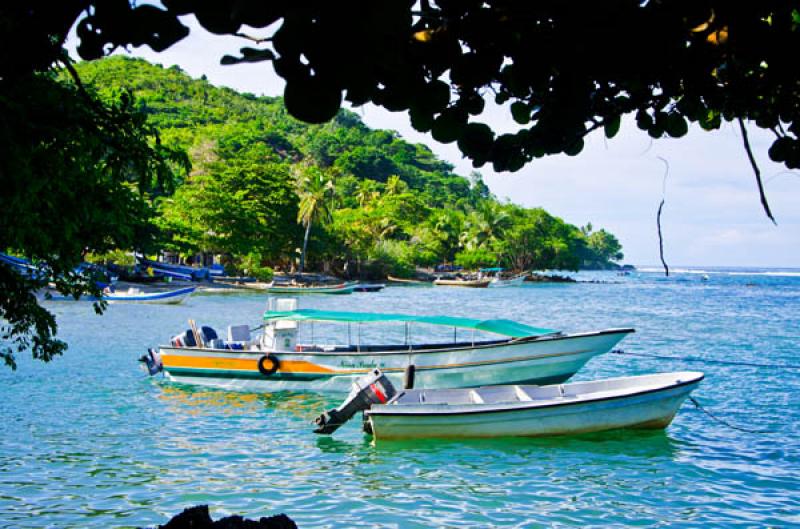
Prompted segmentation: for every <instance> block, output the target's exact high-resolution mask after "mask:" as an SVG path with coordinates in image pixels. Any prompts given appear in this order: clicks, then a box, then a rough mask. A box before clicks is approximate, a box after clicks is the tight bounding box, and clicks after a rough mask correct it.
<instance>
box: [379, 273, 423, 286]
mask: <svg viewBox="0 0 800 529" xmlns="http://www.w3.org/2000/svg"><path fill="white" fill-rule="evenodd" d="M386 280H387V281H389V282H390V283H398V284H401V285H411V286H422V287H426V286H430V285H431V284H432V282H431V281H423V280H421V279H405V278H402V277H394V276H389V275H387V276H386Z"/></svg>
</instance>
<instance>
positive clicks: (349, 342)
mask: <svg viewBox="0 0 800 529" xmlns="http://www.w3.org/2000/svg"><path fill="white" fill-rule="evenodd" d="M347 345H348V346H350V345H353V339H352V338H351V337H350V322H349V321H348V322H347Z"/></svg>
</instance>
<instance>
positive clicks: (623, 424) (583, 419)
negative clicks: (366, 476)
mask: <svg viewBox="0 0 800 529" xmlns="http://www.w3.org/2000/svg"><path fill="white" fill-rule="evenodd" d="M693 375H694V377H693V378H692V379H690V380H688V381H685V382H681V383H676V384H672V385H669V386H666V387H663V388H650V389H646V390H642V391H640V392H634V393H632V394H626V395H620V396H603V397H598V398H596V399H591V400H587V401H585V402H564V403H562V404H558V403H551V404H546V405H541V404H531V403H519V404H516V405H508V406H506V407H505V408H504V409H503V408H501V409H497V410H490V411H482V410H481V406H447V405H445V406H436V405H420V406H392V405H376V406H373V407H372V409H371V410H369V411H367V412H366V418H367V419H368V421H369V424H370V427H371V429H372V430H371V431H372V434H373V436H374V437H375V439H381V440H389V439H422V438H442V439H445V438H449V439H452V438H487V437H543V436H555V435H572V434H581V433H590V432H601V431H608V430H618V429H663V428H666V427H667V426H668V425H669V424H670V422H672V419H673V417H674V416H675V414H676V413H677V411H678V409H679V408H680V406H681V404H682V403H683V402H684V400H685V399H686V398H687V397H688V396H689V393H691V391H692V390H694V389H695V388H696V387H697V385H698V384H699V383H700V381H701V380H702V378H703V376H702V374H701V373H695V374H693ZM632 378H636V377H632ZM437 407H440V408H449V410H447V409H445V410H444V411H443V412H441V413H436V412H431V411H432V410H431V408H437ZM392 408H407V409H406V410H403V411H404V413H393V410H392ZM414 408H418V412H416V413H415V411H414ZM425 408H428V410H426V409H425Z"/></svg>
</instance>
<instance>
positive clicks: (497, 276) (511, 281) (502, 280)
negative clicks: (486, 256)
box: [478, 267, 527, 288]
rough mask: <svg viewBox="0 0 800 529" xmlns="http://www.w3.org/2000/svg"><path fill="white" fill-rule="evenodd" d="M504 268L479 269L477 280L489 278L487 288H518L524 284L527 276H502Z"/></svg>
mask: <svg viewBox="0 0 800 529" xmlns="http://www.w3.org/2000/svg"><path fill="white" fill-rule="evenodd" d="M504 271H505V269H504V268H500V267H493V268H481V269H480V270H478V277H479V278H489V279H490V280H491V281H490V282H489V287H491V288H502V287H518V286H520V285H522V284H523V283H524V282H525V278H526V276H527V274H517V275H514V276H508V275H504V274H503V272H504Z"/></svg>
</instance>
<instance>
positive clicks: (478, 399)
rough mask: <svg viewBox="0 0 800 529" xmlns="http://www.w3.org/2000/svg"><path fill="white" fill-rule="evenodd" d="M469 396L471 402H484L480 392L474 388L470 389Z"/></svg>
mask: <svg viewBox="0 0 800 529" xmlns="http://www.w3.org/2000/svg"><path fill="white" fill-rule="evenodd" d="M469 398H470V400H471V401H472V403H473V404H484V403H485V402H486V401H485V400H483V397H481V395H480V393H478V392H477V391H476V390H474V389H473V390H470V392H469Z"/></svg>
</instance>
